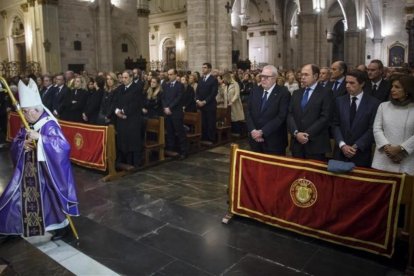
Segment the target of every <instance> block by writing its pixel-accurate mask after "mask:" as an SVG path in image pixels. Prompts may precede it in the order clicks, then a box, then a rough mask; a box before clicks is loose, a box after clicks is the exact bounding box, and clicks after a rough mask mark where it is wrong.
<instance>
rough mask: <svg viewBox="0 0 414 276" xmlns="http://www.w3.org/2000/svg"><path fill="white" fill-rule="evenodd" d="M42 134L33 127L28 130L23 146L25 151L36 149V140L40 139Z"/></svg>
mask: <svg viewBox="0 0 414 276" xmlns="http://www.w3.org/2000/svg"><path fill="white" fill-rule="evenodd" d="M39 138H40V134H39V133H38V132H37V131H34V130H32V129H30V130H28V131H27V132H26V140H24V143H23V147H24V150H25V151H31V150H33V149H35V147H36V143H35V142H34V141H37V140H39Z"/></svg>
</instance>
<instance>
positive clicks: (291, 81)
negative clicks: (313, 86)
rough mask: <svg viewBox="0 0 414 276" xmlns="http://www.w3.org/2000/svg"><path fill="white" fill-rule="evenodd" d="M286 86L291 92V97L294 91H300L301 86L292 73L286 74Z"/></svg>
mask: <svg viewBox="0 0 414 276" xmlns="http://www.w3.org/2000/svg"><path fill="white" fill-rule="evenodd" d="M284 85H285V86H286V88H287V89H288V90H289V92H290V94H291V95H292V94H293V91H295V90H298V89H299V84H298V82H297V81H296V79H295V73H293V72H292V71H289V72H287V73H286V82H285V84H284Z"/></svg>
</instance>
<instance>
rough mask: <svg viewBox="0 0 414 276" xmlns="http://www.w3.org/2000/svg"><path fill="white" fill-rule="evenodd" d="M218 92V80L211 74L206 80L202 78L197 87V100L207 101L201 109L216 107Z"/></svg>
mask: <svg viewBox="0 0 414 276" xmlns="http://www.w3.org/2000/svg"><path fill="white" fill-rule="evenodd" d="M217 92H218V81H217V79H216V78H215V77H214V76H212V75H210V76H209V77H208V79H207V80H206V81H204V80H203V78H200V80H199V81H198V85H197V89H196V101H197V100H200V101H206V104H205V106H203V107H202V108H201V109H210V108H213V109H215V108H216V106H217V101H216V96H217Z"/></svg>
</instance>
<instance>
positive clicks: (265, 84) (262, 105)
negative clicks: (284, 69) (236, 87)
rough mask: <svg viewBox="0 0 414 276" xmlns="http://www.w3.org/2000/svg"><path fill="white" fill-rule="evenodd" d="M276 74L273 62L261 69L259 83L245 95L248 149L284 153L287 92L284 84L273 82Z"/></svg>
mask: <svg viewBox="0 0 414 276" xmlns="http://www.w3.org/2000/svg"><path fill="white" fill-rule="evenodd" d="M277 76H278V72H277V69H276V67H274V66H273V65H267V66H265V67H264V68H263V70H262V73H261V74H260V84H261V86H257V87H255V88H254V89H253V90H252V92H251V93H250V96H249V101H248V113H247V114H248V115H247V129H248V132H249V144H250V148H251V150H252V151H255V152H261V153H268V154H276V155H286V147H287V144H288V139H287V128H286V117H287V114H288V107H289V102H290V93H289V91H288V89H287V88H286V87H284V86H278V85H277V84H276V78H277Z"/></svg>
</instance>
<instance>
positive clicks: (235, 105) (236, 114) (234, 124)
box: [223, 73, 244, 135]
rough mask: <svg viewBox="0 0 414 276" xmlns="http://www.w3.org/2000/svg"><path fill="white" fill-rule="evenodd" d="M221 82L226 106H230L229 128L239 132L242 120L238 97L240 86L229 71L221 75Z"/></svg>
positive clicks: (240, 103)
mask: <svg viewBox="0 0 414 276" xmlns="http://www.w3.org/2000/svg"><path fill="white" fill-rule="evenodd" d="M223 83H224V85H225V86H226V90H227V97H228V103H227V104H228V106H231V129H232V133H234V134H238V135H240V134H241V129H242V127H241V124H242V122H241V121H243V120H244V111H243V104H242V101H241V98H240V86H239V84H238V83H237V81H236V80H234V79H233V78H232V76H231V74H230V73H226V74H224V75H223Z"/></svg>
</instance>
